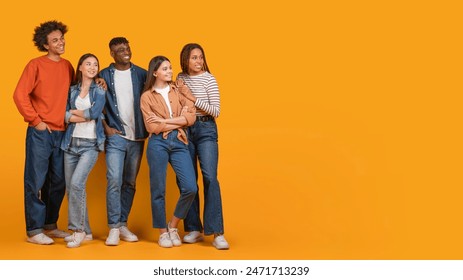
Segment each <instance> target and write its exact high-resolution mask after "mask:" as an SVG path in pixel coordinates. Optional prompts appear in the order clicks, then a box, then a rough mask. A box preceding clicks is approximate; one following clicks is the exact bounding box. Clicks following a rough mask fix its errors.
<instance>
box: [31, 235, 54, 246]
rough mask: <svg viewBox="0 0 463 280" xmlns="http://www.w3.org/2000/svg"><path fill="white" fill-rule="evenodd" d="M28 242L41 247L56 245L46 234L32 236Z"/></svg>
mask: <svg viewBox="0 0 463 280" xmlns="http://www.w3.org/2000/svg"><path fill="white" fill-rule="evenodd" d="M27 242H30V243H34V244H39V245H50V244H53V243H55V241H53V239H51V238H50V237H48V236H46V235H45V234H44V233H39V234H36V235H34V236H30V237H28V238H27Z"/></svg>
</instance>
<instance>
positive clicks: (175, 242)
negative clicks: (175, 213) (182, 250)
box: [167, 224, 182, 246]
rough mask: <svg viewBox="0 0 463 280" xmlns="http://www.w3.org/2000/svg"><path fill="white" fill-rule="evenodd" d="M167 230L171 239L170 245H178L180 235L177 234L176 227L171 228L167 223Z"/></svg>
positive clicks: (180, 243)
mask: <svg viewBox="0 0 463 280" xmlns="http://www.w3.org/2000/svg"><path fill="white" fill-rule="evenodd" d="M167 230H168V231H169V237H170V240H171V241H172V245H174V246H180V245H182V240H180V236H179V235H178V228H171V227H170V226H169V224H167Z"/></svg>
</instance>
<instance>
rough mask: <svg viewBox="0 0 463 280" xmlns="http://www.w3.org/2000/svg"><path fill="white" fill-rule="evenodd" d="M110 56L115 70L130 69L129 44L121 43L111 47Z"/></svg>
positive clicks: (130, 53) (130, 52)
mask: <svg viewBox="0 0 463 280" xmlns="http://www.w3.org/2000/svg"><path fill="white" fill-rule="evenodd" d="M111 56H112V57H113V58H114V62H115V64H116V68H117V69H119V70H126V69H129V68H130V59H131V58H132V51H131V50H130V45H129V44H125V43H123V44H118V45H114V46H111Z"/></svg>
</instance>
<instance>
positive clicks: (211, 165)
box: [183, 119, 224, 235]
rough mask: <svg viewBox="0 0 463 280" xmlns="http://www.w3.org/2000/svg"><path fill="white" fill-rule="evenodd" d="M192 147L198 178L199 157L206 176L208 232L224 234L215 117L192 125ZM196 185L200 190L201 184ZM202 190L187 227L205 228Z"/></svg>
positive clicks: (194, 204)
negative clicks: (201, 216) (200, 206)
mask: <svg viewBox="0 0 463 280" xmlns="http://www.w3.org/2000/svg"><path fill="white" fill-rule="evenodd" d="M188 142H189V144H188V148H189V150H190V156H191V159H192V161H193V166H194V168H195V174H196V181H197V178H198V167H197V166H198V164H197V163H198V161H199V166H200V168H201V174H202V176H203V186H204V213H203V221H204V234H205V235H210V234H215V233H216V234H223V233H224V226H223V214H222V198H221V194H220V185H219V181H218V179H217V165H218V160H219V146H218V134H217V124H216V123H215V120H214V119H211V120H207V121H200V120H198V121H196V122H195V123H194V124H193V125H192V126H190V127H188ZM196 189H197V190H199V187H198V185H196ZM199 213H200V209H199V192H198V193H197V194H196V197H195V200H194V202H193V204H192V205H191V207H190V211H188V214H187V216H186V218H185V220H184V221H183V224H184V226H185V231H187V232H188V231H202V230H203V226H202V224H201V219H200V217H199V215H200V214H199Z"/></svg>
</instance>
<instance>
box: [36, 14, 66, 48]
mask: <svg viewBox="0 0 463 280" xmlns="http://www.w3.org/2000/svg"><path fill="white" fill-rule="evenodd" d="M55 30H59V31H61V33H63V35H64V34H66V32H68V27H67V26H66V25H64V24H63V23H62V22H59V21H56V20H51V21H47V22H44V23H41V24H40V25H39V26H37V27H36V28H35V29H34V35H33V38H32V41H34V45H35V46H36V47H37V48H38V49H39V51H41V52H46V51H48V50H47V49H46V48H45V47H44V45H46V44H48V38H47V36H48V34H50V33H51V32H53V31H55Z"/></svg>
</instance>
